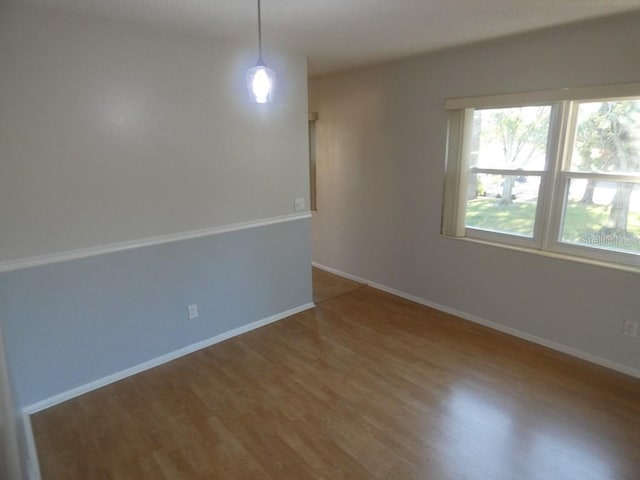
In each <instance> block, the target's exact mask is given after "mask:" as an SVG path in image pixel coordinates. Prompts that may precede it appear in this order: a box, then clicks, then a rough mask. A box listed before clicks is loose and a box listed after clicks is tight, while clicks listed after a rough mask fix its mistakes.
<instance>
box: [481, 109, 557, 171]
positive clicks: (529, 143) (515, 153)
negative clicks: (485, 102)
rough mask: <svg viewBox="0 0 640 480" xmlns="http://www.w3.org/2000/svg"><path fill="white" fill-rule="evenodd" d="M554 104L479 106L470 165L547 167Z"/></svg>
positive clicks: (501, 167) (483, 166)
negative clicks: (492, 107)
mask: <svg viewBox="0 0 640 480" xmlns="http://www.w3.org/2000/svg"><path fill="white" fill-rule="evenodd" d="M550 115H551V107H550V106H543V107H517V108H494V109H488V110H476V111H475V113H474V116H473V135H472V138H471V166H472V167H474V166H477V167H480V168H500V169H518V168H520V169H525V170H544V168H545V162H546V151H547V136H548V134H549V117H550Z"/></svg>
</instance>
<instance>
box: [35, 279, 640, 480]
mask: <svg viewBox="0 0 640 480" xmlns="http://www.w3.org/2000/svg"><path fill="white" fill-rule="evenodd" d="M324 273H326V272H324ZM351 287H353V285H351ZM335 291H337V290H335ZM335 291H334V293H335ZM32 425H33V429H34V435H35V439H36V443H37V447H38V452H39V459H40V463H41V470H42V474H43V479H44V480H57V479H64V480H76V479H78V480H80V479H81V480H90V479H118V480H121V479H129V478H131V479H146V478H149V479H154V480H156V479H159V480H164V479H196V480H200V479H224V480H233V479H241V480H245V479H247V480H248V479H251V480H253V479H260V480H261V479H264V480H287V479H292V480H305V479H314V480H315V479H327V480H340V479H350V480H359V479H363V480H364V479H394V480H395V479H398V480H403V479H428V480H431V479H433V480H449V479H451V480H460V479H465V480H514V479H517V480H637V479H638V478H640V455H639V454H638V452H640V380H639V379H635V378H632V377H628V376H625V375H622V374H619V373H616V372H613V371H611V370H607V369H604V368H602V367H599V366H596V365H593V364H589V363H587V362H584V361H582V360H579V359H576V358H573V357H568V356H566V355H563V354H561V353H558V352H555V351H552V350H549V349H547V348H544V347H541V346H539V345H535V344H532V343H529V342H526V341H523V340H520V339H517V338H514V337H511V336H509V335H506V334H503V333H500V332H496V331H493V330H490V329H487V328H485V327H482V326H479V325H476V324H473V323H470V322H467V321H464V320H461V319H459V318H456V317H454V316H451V315H448V314H445V313H442V312H438V311H436V310H433V309H430V308H427V307H424V306H420V305H417V304H415V303H412V302H409V301H407V300H404V299H401V298H398V297H395V296H392V295H389V294H387V293H383V292H380V291H378V290H375V289H372V288H370V287H365V286H361V285H356V286H355V288H351V289H349V290H348V291H346V292H342V293H340V294H338V295H334V296H332V297H327V298H325V299H324V300H323V301H322V302H321V303H320V304H319V305H318V306H317V307H316V308H314V309H311V310H307V311H305V312H302V313H300V314H297V315H294V316H292V317H290V318H287V319H284V320H281V321H280V322H277V323H275V324H271V325H268V326H266V327H263V328H260V329H258V330H254V331H251V332H248V333H246V334H243V335H241V336H239V337H235V338H232V339H229V340H227V341H225V342H222V343H220V344H217V345H214V346H212V347H209V348H206V349H203V350H200V351H198V352H195V353H193V354H191V355H188V356H185V357H182V358H180V359H178V360H175V361H173V362H170V363H168V364H165V365H162V366H159V367H156V368H154V369H152V370H149V371H146V372H143V373H140V374H138V375H135V376H133V377H129V378H127V379H125V380H122V381H120V382H117V383H114V384H112V385H109V386H107V387H104V388H101V389H99V390H96V391H93V392H90V393H88V394H85V395H83V396H81V397H78V398H75V399H73V400H70V401H68V402H65V403H63V404H60V405H57V406H55V407H52V408H50V409H48V410H45V411H43V412H39V413H37V414H35V415H33V417H32Z"/></svg>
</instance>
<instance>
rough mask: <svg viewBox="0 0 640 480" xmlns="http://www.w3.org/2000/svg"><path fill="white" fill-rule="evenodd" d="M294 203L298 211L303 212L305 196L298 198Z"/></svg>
mask: <svg viewBox="0 0 640 480" xmlns="http://www.w3.org/2000/svg"><path fill="white" fill-rule="evenodd" d="M293 204H294V207H295V209H296V212H302V211H303V210H304V198H296V199H295V201H294V202H293Z"/></svg>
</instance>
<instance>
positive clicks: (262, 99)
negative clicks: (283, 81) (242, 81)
mask: <svg viewBox="0 0 640 480" xmlns="http://www.w3.org/2000/svg"><path fill="white" fill-rule="evenodd" d="M275 84H276V74H275V73H274V72H273V70H271V69H270V68H269V67H267V66H266V65H265V64H264V63H262V61H258V64H257V65H256V66H255V67H253V68H250V69H249V71H248V72H247V86H248V87H249V95H250V96H251V100H252V101H254V102H256V103H267V102H270V101H271V100H272V95H273V87H274V86H275Z"/></svg>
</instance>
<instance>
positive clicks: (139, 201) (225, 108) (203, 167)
mask: <svg viewBox="0 0 640 480" xmlns="http://www.w3.org/2000/svg"><path fill="white" fill-rule="evenodd" d="M251 40H252V42H251V45H250V46H249V47H246V48H245V47H244V46H242V45H234V44H226V43H220V42H216V41H214V40H211V39H205V38H198V37H190V36H186V35H179V34H174V33H172V32H165V31H161V30H153V29H145V28H136V27H131V26H127V25H124V24H117V23H111V22H108V21H100V20H94V19H89V18H85V17H82V16H75V15H63V14H56V13H51V12H47V11H44V10H31V9H27V8H20V7H11V8H9V7H2V15H0V45H2V48H1V49H0V69H1V70H2V73H1V75H0V225H2V227H1V228H2V234H1V235H0V263H1V262H3V261H10V260H15V259H21V258H26V257H34V256H38V255H47V254H51V253H54V252H60V251H67V250H74V249H80V248H86V247H92V246H96V245H103V244H109V243H113V242H121V241H131V240H137V239H141V238H145V237H149V236H156V235H164V234H171V233H179V232H184V231H189V230H194V229H202V228H210V227H215V226H219V225H225V224H230V223H236V222H242V221H249V220H256V219H262V218H268V217H274V216H279V215H284V214H289V213H293V210H294V208H293V206H294V199H295V198H297V197H305V198H307V199H308V165H307V158H308V147H307V125H306V121H307V90H306V87H307V83H306V59H305V58H304V57H303V56H302V55H292V54H284V53H281V52H269V51H266V52H265V59H267V61H268V62H269V64H270V66H272V67H273V68H274V69H275V70H276V72H277V74H278V91H277V97H276V102H275V103H273V104H271V105H254V104H250V103H249V102H248V98H247V94H246V87H245V85H246V84H245V77H244V75H245V71H246V68H248V67H250V66H253V64H255V61H256V55H257V53H256V51H255V46H254V45H253V38H252V39H251Z"/></svg>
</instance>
